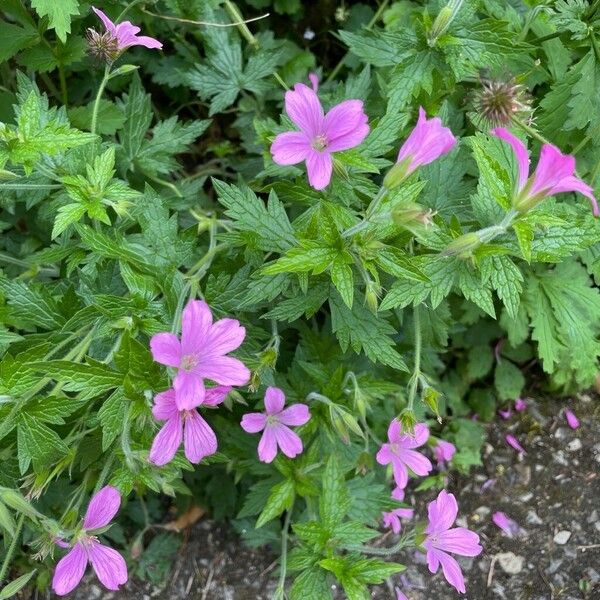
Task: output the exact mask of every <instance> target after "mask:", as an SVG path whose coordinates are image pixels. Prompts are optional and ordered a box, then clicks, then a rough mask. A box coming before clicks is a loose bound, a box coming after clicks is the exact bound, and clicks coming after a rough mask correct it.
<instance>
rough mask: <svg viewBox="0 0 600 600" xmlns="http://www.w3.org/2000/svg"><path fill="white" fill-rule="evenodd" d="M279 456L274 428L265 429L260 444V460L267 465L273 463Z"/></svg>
mask: <svg viewBox="0 0 600 600" xmlns="http://www.w3.org/2000/svg"><path fill="white" fill-rule="evenodd" d="M275 456H277V439H276V437H275V432H274V431H273V427H265V430H264V431H263V434H262V436H261V438H260V442H258V458H259V459H260V460H261V461H262V462H265V463H270V462H273V459H274V458H275Z"/></svg>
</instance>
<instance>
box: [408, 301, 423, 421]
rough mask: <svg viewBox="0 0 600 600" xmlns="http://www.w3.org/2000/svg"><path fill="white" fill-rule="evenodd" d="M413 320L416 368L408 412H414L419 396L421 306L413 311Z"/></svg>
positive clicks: (409, 389) (411, 384)
mask: <svg viewBox="0 0 600 600" xmlns="http://www.w3.org/2000/svg"><path fill="white" fill-rule="evenodd" d="M413 320H414V325H415V366H414V369H413V373H412V375H411V378H410V381H409V383H408V386H409V387H408V410H409V411H412V410H413V406H414V403H415V396H416V394H417V386H418V385H419V377H420V375H421V346H422V337H421V313H420V307H419V305H417V306H415V308H414V310H413Z"/></svg>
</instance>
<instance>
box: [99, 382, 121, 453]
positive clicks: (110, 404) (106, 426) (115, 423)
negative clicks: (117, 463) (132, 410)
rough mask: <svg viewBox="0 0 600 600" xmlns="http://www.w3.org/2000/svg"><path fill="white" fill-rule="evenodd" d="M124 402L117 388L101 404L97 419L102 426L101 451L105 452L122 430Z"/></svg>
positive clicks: (119, 389)
mask: <svg viewBox="0 0 600 600" xmlns="http://www.w3.org/2000/svg"><path fill="white" fill-rule="evenodd" d="M125 410H126V400H125V395H124V394H123V389H122V388H120V387H119V388H117V389H116V390H115V391H114V392H113V393H112V394H111V395H110V396H109V397H108V398H107V399H106V400H105V401H104V403H103V404H102V406H101V407H100V410H99V411H98V419H99V421H100V425H101V426H102V451H103V452H106V450H108V448H110V446H111V444H112V443H113V442H114V441H115V439H116V438H117V436H118V435H119V434H120V433H121V431H122V430H123V422H124V419H125Z"/></svg>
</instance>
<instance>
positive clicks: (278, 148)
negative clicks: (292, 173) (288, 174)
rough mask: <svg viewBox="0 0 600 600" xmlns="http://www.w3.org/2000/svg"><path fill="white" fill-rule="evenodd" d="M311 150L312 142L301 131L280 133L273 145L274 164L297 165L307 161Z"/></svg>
mask: <svg viewBox="0 0 600 600" xmlns="http://www.w3.org/2000/svg"><path fill="white" fill-rule="evenodd" d="M310 150H311V145H310V140H309V139H308V138H307V137H306V134H305V133H302V132H301V131H286V132H285V133H280V134H279V135H278V136H277V137H276V138H275V141H274V142H273V144H272V145H271V155H272V156H273V162H275V163H277V164H278V165H295V164H297V163H299V162H302V161H304V160H306V157H307V156H308V153H309V152H310Z"/></svg>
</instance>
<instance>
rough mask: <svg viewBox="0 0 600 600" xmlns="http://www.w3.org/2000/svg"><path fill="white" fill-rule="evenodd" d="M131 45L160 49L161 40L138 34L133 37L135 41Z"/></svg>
mask: <svg viewBox="0 0 600 600" xmlns="http://www.w3.org/2000/svg"><path fill="white" fill-rule="evenodd" d="M132 45H133V46H144V47H145V48H151V49H156V50H160V49H161V48H162V47H163V45H162V42H159V41H158V40H157V39H156V38H153V37H150V36H148V35H138V36H137V37H136V38H135V43H134V44H132Z"/></svg>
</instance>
